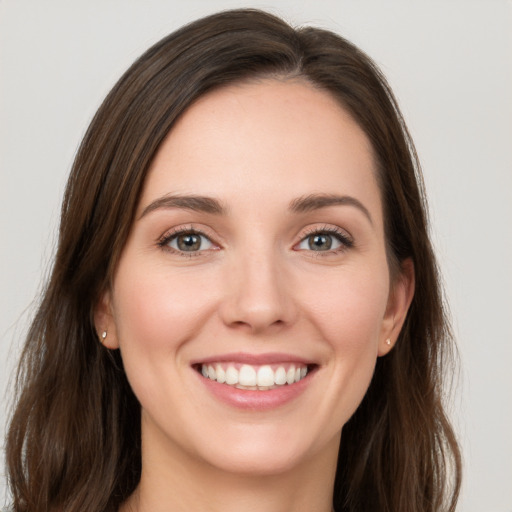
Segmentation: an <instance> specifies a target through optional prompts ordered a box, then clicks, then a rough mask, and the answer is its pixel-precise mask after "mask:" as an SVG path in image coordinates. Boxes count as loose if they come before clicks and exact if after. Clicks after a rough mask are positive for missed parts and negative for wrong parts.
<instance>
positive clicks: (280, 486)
mask: <svg viewBox="0 0 512 512" xmlns="http://www.w3.org/2000/svg"><path fill="white" fill-rule="evenodd" d="M338 443H339V439H336V440H334V441H333V446H331V449H330V450H328V451H326V452H325V453H324V454H319V455H316V456H314V457H312V458H311V459H309V460H307V461H304V462H303V463H302V464H301V465H300V466H298V467H294V468H292V469H290V470H288V471H283V472H281V473H277V474H275V473H269V474H251V473H247V474H240V473H235V472H228V471H224V470H220V469H218V468H216V467H213V466H211V465H208V464H206V463H205V462H204V461H202V460H198V459H196V458H194V457H190V456H189V455H187V454H183V453H179V452H173V453H172V456H171V457H169V456H168V455H169V454H168V453H165V452H163V451H158V450H155V452H153V453H151V450H146V451H145V450H144V442H143V452H142V453H143V460H142V475H141V480H140V483H139V485H138V487H137V489H136V491H135V492H134V493H133V495H132V496H130V498H129V499H128V500H127V501H126V502H125V503H124V505H123V506H122V507H121V509H120V512H149V511H151V512H171V511H172V512H181V511H183V512H185V511H186V512H204V511H205V510H207V511H208V512H239V511H240V510H244V512H256V511H258V512H260V511H261V510H265V512H289V511H291V510H293V511H294V512H331V511H332V494H333V488H334V477H335V472H336V462H337V445H338ZM148 448H149V447H148ZM333 448H334V449H333ZM333 455H334V456H333Z"/></svg>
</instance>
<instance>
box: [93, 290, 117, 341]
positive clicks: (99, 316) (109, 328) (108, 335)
mask: <svg viewBox="0 0 512 512" xmlns="http://www.w3.org/2000/svg"><path fill="white" fill-rule="evenodd" d="M94 327H95V328H96V333H97V335H98V339H99V340H100V343H101V344H102V345H103V346H105V347H107V348H110V349H116V348H119V341H118V339H117V332H116V324H115V320H114V315H113V309H112V294H111V292H110V290H108V291H106V292H105V293H104V294H103V295H102V296H101V299H100V300H99V302H98V304H96V307H95V308H94Z"/></svg>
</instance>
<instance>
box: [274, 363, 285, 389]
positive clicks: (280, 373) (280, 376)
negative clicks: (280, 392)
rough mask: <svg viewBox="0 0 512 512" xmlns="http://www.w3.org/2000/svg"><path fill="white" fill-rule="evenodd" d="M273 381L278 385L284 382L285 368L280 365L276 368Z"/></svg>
mask: <svg viewBox="0 0 512 512" xmlns="http://www.w3.org/2000/svg"><path fill="white" fill-rule="evenodd" d="M274 381H275V383H276V384H277V385H278V386H282V385H284V384H286V370H285V369H284V368H283V367H282V366H280V367H279V368H278V369H277V370H276V373H275V375H274Z"/></svg>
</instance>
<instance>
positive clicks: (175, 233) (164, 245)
mask: <svg viewBox="0 0 512 512" xmlns="http://www.w3.org/2000/svg"><path fill="white" fill-rule="evenodd" d="M180 235H197V236H201V237H204V238H206V239H207V240H209V241H210V242H211V243H212V244H213V245H215V244H214V243H213V242H212V241H211V238H210V237H209V236H208V235H207V234H206V233H204V232H202V231H201V230H199V229H195V228H193V227H183V228H177V229H173V230H172V231H170V232H167V233H165V234H164V235H163V236H162V237H161V238H160V239H159V240H158V246H159V247H160V248H161V249H162V250H164V251H169V252H172V253H173V254H178V255H179V256H183V257H184V258H193V257H194V256H200V255H201V254H202V253H203V252H204V251H205V250H204V249H203V250H199V251H188V252H187V251H179V250H177V249H174V248H173V247H170V246H169V244H170V243H171V242H172V241H173V240H174V239H175V238H177V237H179V236H180Z"/></svg>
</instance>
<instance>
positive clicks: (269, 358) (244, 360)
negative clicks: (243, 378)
mask: <svg viewBox="0 0 512 512" xmlns="http://www.w3.org/2000/svg"><path fill="white" fill-rule="evenodd" d="M223 362H224V363H228V362H233V363H241V364H249V365H264V364H278V363H301V364H305V365H310V364H315V362H314V361H312V360H311V359H305V358H304V357H300V356H296V355H293V354H287V353H284V352H268V353H264V354H249V353H246V352H232V353H228V354H218V355H215V356H211V357H205V358H202V359H197V360H195V361H192V362H191V364H192V365H196V364H208V363H223Z"/></svg>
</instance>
